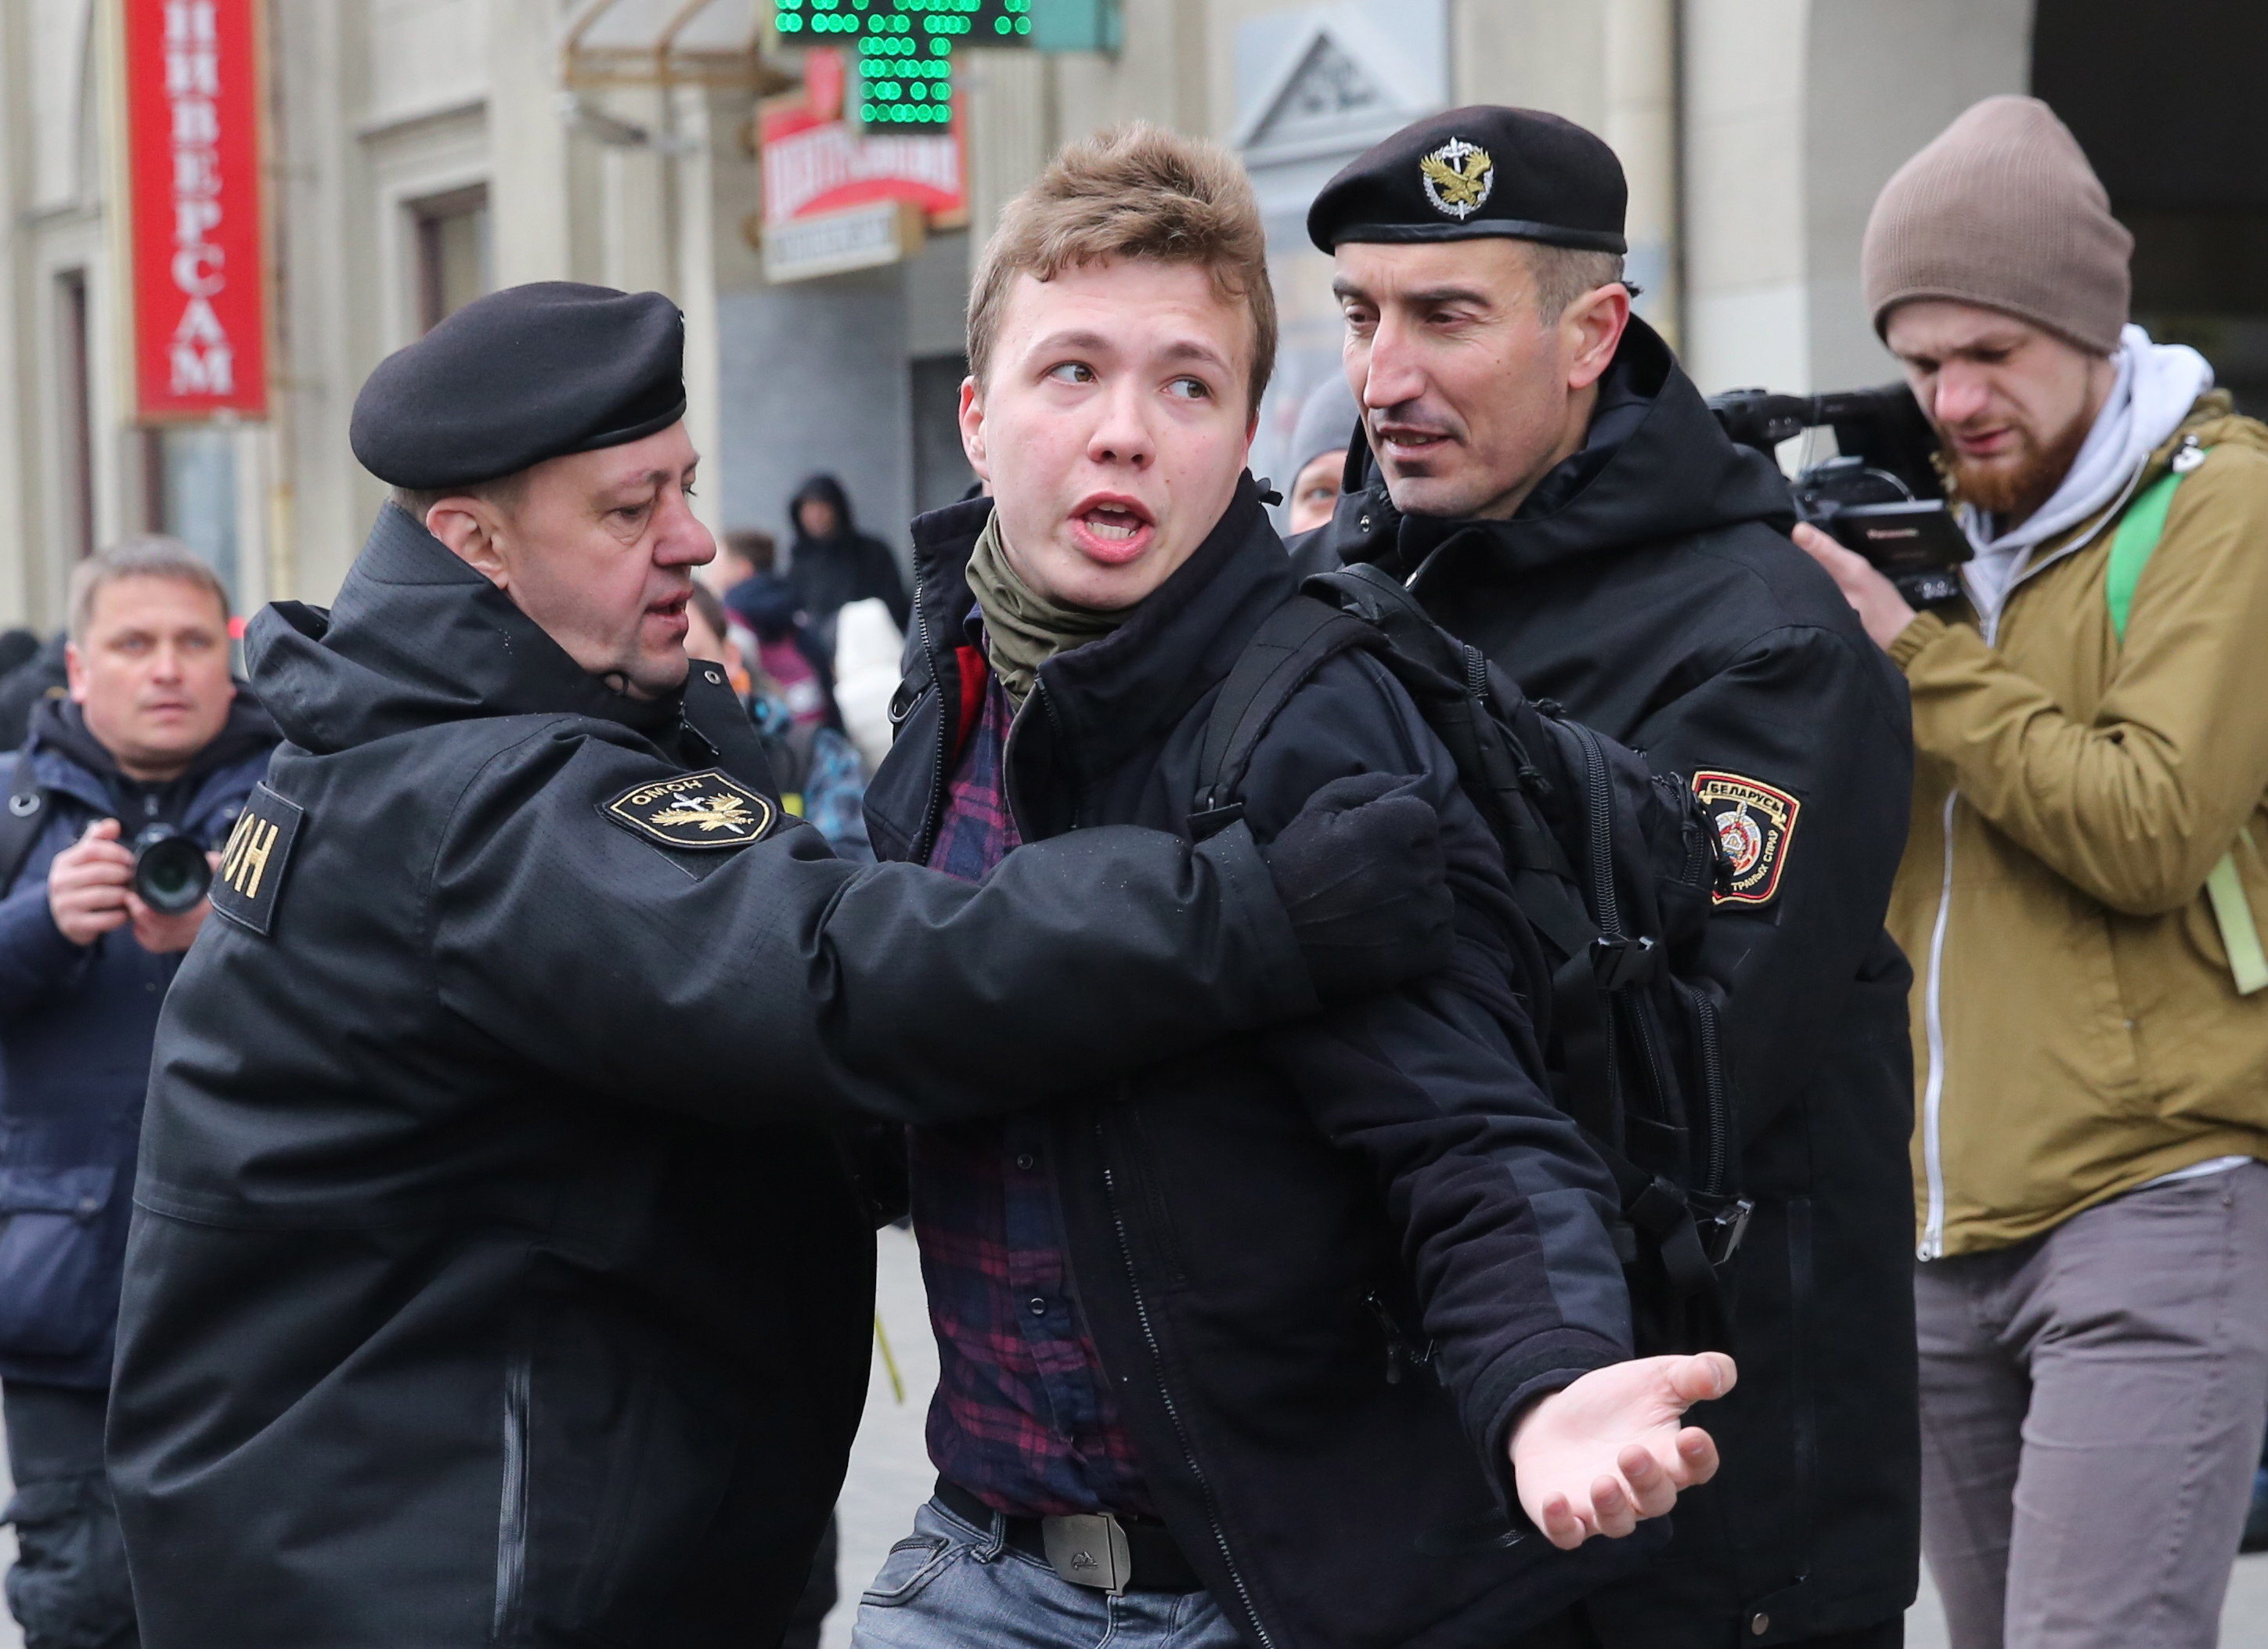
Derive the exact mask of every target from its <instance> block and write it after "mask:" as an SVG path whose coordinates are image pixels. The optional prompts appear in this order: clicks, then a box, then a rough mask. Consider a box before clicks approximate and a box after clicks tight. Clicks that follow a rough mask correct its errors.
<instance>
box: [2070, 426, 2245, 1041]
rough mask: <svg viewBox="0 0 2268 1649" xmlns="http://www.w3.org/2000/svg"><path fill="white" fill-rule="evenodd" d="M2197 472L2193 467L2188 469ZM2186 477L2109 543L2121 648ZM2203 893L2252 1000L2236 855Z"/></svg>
mask: <svg viewBox="0 0 2268 1649" xmlns="http://www.w3.org/2000/svg"><path fill="white" fill-rule="evenodd" d="M2184 450H2185V451H2189V450H2196V451H2198V453H2199V456H2200V457H2202V449H2184ZM2196 467H2197V465H2196V464H2195V463H2194V462H2192V463H2191V465H2190V466H2189V468H2191V469H2194V468H2196ZM2185 473H2186V471H2184V470H2180V469H2173V470H2169V471H2167V472H2166V474H2164V475H2161V476H2159V477H2158V479H2157V480H2155V481H2154V482H2151V483H2150V484H2149V485H2148V486H2147V487H2146V488H2144V489H2143V490H2142V494H2141V496H2140V497H2138V498H2136V499H2135V500H2134V502H2133V503H2132V504H2130V505H2129V506H2128V507H2127V511H2126V513H2125V514H2124V516H2123V517H2121V518H2120V519H2119V522H2118V530H2117V533H2116V534H2113V535H2112V537H2111V540H2110V571H2109V574H2108V576H2107V578H2105V581H2104V584H2103V598H2104V600H2106V601H2107V602H2108V603H2109V604H2110V629H2111V631H2112V633H2113V634H2114V635H2116V636H2117V637H2118V642H2119V644H2120V645H2121V646H2124V644H2125V642H2126V617H2127V615H2128V614H2129V613H2130V612H2131V611H2132V609H2133V606H2134V586H2135V585H2138V584H2139V583H2140V582H2141V581H2142V569H2143V568H2145V567H2147V566H2148V565H2149V564H2150V556H2151V554H2152V552H2153V551H2154V550H2155V549H2156V548H2158V540H2159V539H2160V538H2161V537H2163V536H2164V535H2165V531H2166V512H2168V511H2169V510H2170V509H2172V508H2173V507H2174V489H2175V488H2176V487H2178V486H2180V485H2181V482H2182V476H2183V474H2185ZM2242 836H2243V840H2244V843H2245V844H2246V845H2247V846H2248V847H2249V846H2250V845H2251V842H2252V836H2251V832H2250V831H2249V830H2248V831H2245V832H2243V833H2242ZM2205 897H2206V898H2207V899H2208V900H2210V901H2211V902H2212V904H2213V921H2214V923H2215V924H2216V925H2218V926H2219V927H2220V944H2221V948H2222V949H2223V950H2225V951H2227V952H2228V970H2229V972H2230V973H2231V974H2232V975H2235V979H2236V993H2237V995H2239V996H2243V997H2249V996H2250V995H2251V994H2252V993H2253V992H2254V991H2256V990H2263V989H2268V947H2264V946H2262V944H2261V942H2260V927H2259V924H2257V923H2256V922H2255V921H2254V920H2253V919H2252V904H2251V902H2250V900H2248V899H2247V898H2245V896H2244V879H2243V878H2242V876H2241V875H2240V874H2239V873H2238V872H2237V869H2236V858H2235V855H2234V854H2230V853H2224V854H2222V855H2221V856H2220V859H2219V860H2218V861H2216V862H2215V864H2214V865H2213V869H2212V870H2211V871H2210V872H2207V873H2206V876H2205Z"/></svg>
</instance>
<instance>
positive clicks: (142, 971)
mask: <svg viewBox="0 0 2268 1649" xmlns="http://www.w3.org/2000/svg"><path fill="white" fill-rule="evenodd" d="M73 584H74V590H73V599H72V601H71V604H70V605H71V610H72V615H73V616H72V623H71V629H70V637H71V640H70V651H69V653H68V655H67V659H66V663H67V667H68V674H69V678H70V692H69V696H66V697H63V698H44V697H43V698H41V699H40V700H39V701H38V702H37V703H36V704H35V706H34V707H33V711H32V727H31V732H30V735H29V738H28V740H26V743H25V745H24V747H23V749H22V751H21V752H20V753H19V754H18V755H16V756H15V757H14V758H13V760H12V762H11V764H10V766H9V768H8V770H7V772H6V774H5V776H4V777H0V790H4V791H5V793H6V794H7V796H8V798H9V806H8V808H7V810H6V812H5V813H0V877H4V878H5V879H6V880H5V881H4V884H0V1066H4V1070H5V1083H4V1086H0V1141H4V1142H5V1143H4V1146H0V1221H4V1223H0V1395H4V1402H5V1406H6V1413H7V1432H8V1454H9V1465H10V1469H11V1474H12V1476H13V1477H14V1480H15V1483H16V1498H15V1499H14V1500H13V1501H12V1502H11V1504H10V1505H9V1508H8V1513H7V1517H8V1520H9V1521H10V1522H11V1523H12V1524H13V1525H15V1529H16V1547H17V1557H16V1564H15V1566H14V1568H13V1569H12V1570H11V1572H10V1573H9V1576H8V1583H7V1590H8V1607H9V1609H10V1611H11V1613H12V1614H13V1615H14V1616H15V1617H16V1619H17V1621H18V1623H19V1624H21V1625H22V1627H23V1628H24V1633H25V1640H26V1644H27V1645H30V1646H31V1649H63V1646H64V1645H77V1646H81V1649H120V1646H121V1645H131V1644H132V1643H133V1642H134V1641H135V1616H134V1601H133V1597H132V1594H131V1593H130V1591H129V1587H128V1585H127V1579H126V1561H125V1550H124V1547H123V1545H122V1542H121V1540H120V1538H119V1533H118V1523H117V1515H116V1513H115V1511H114V1509H113V1505H112V1500H111V1494H110V1484H109V1479H108V1477H107V1476H106V1475H105V1473H104V1471H103V1461H102V1427H103V1419H104V1414H105V1410H106V1409H107V1403H108V1395H109V1387H110V1365H111V1356H112V1349H113V1341H114V1327H115V1324H116V1321H117V1318H118V1291H119V1278H120V1274H121V1271H122V1269H123V1266H124V1262H125V1251H126V1228H127V1215H128V1211H129V1210H130V1209H131V1208H132V1206H133V1200H134V1178H135V1176H134V1159H135V1143H136V1139H137V1138H138V1137H139V1136H140V1133H141V1123H142V1096H143V1093H144V1089H146V1088H147V1087H148V1086H149V1082H150V1051H151V1042H152V1040H153V1039H154V1037H155V1036H156V1034H157V1027H158V1005H159V1004H160V1003H161V1002H162V1001H163V1000H164V999H165V992H166V987H167V986H168V985H169V984H170V983H172V982H173V975H174V972H175V970H176V969H177V968H179V967H180V962H181V956H182V953H183V952H184V951H185V950H186V949H187V948H188V945H189V943H190V941H191V940H192V939H194V938H195V935H196V933H197V931H198V930H199V929H200V928H201V927H202V926H203V924H204V921H205V916H206V909H207V907H206V906H205V904H203V902H195V903H193V904H192V906H191V908H190V909H188V910H186V911H180V912H176V913H173V914H171V915H168V914H166V913H163V912H160V911H156V910H152V909H151V908H150V907H148V906H147V905H144V904H143V903H142V902H141V901H140V900H139V898H138V897H137V896H136V894H134V892H133V886H134V883H133V856H132V854H131V851H130V847H129V844H130V843H131V842H132V841H133V839H134V838H135V837H136V836H137V835H138V834H140V833H141V832H144V831H145V830H149V829H151V828H153V827H158V826H164V827H167V828H172V829H173V830H177V831H179V832H180V833H182V834H183V835H185V836H188V838H189V840H190V841H191V842H193V843H195V844H197V845H198V846H200V847H203V848H206V849H210V848H215V847H217V846H218V845H219V844H220V843H221V841H222V839H223V837H225V836H226V835H227V834H228V831H229V828H230V827H231V826H232V825H233V824H234V822H235V821H236V817H237V814H238V812H239V809H240V808H241V807H242V806H243V804H244V799H245V798H246V796H247V794H248V793H249V792H250V791H251V789H252V787H253V785H254V783H256V782H257V781H258V779H259V777H260V776H261V773H262V772H264V771H265V770H266V769H267V766H268V756H269V751H270V750H272V749H273V748H274V747H275V745H276V728H275V725H274V724H273V723H271V722H270V721H269V718H268V717H267V716H266V714H265V713H264V712H263V711H262V710H261V708H260V706H259V705H258V704H257V703H254V700H253V699H252V697H251V696H250V695H249V694H248V693H247V692H245V691H243V690H242V689H241V688H238V687H235V686H233V685H232V683H231V681H230V680H229V674H228V598H227V594H226V593H225V591H224V590H223V589H222V587H221V584H220V581H219V579H217V578H215V577H214V576H213V573H212V571H211V570H210V568H208V567H207V566H206V565H205V564H204V563H203V562H201V561H199V560H198V559H197V558H196V557H195V554H194V553H193V552H191V551H190V550H189V549H188V547H187V546H185V545H182V544H180V543H177V542H175V541H173V540H170V539H144V540H140V541H131V542H129V543H126V544H122V545H120V546H118V547H116V548H112V549H109V550H106V551H104V552H103V553H101V554H100V555H98V556H92V557H91V558H90V559H88V560H86V561H85V562H82V563H79V565H78V567H77V569H76V571H75V573H74V578H73Z"/></svg>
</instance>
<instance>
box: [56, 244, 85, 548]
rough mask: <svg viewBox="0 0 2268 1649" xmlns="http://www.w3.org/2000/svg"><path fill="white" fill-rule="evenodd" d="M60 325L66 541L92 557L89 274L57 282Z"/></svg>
mask: <svg viewBox="0 0 2268 1649" xmlns="http://www.w3.org/2000/svg"><path fill="white" fill-rule="evenodd" d="M55 306H56V308H57V310H58V311H59V312H60V317H59V318H60V319H61V320H62V323H63V325H62V327H61V329H60V330H61V340H60V341H61V343H62V345H63V359H62V361H61V362H60V363H59V364H60V365H61V367H62V369H63V370H62V378H63V383H62V389H63V408H62V411H63V420H62V422H63V508H64V512H65V523H64V527H63V531H64V534H65V539H64V541H65V542H66V543H67V544H69V545H70V552H71V554H72V555H73V556H91V555H92V554H93V553H94V372H93V366H92V360H91V359H90V357H89V350H91V348H92V343H91V342H90V335H89V330H88V329H89V327H90V325H91V324H92V323H91V319H90V317H89V315H88V313H87V296H86V271H85V269H70V270H67V271H65V272H64V273H63V274H62V275H60V276H56V277H55Z"/></svg>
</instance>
